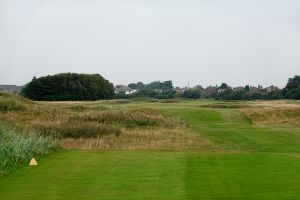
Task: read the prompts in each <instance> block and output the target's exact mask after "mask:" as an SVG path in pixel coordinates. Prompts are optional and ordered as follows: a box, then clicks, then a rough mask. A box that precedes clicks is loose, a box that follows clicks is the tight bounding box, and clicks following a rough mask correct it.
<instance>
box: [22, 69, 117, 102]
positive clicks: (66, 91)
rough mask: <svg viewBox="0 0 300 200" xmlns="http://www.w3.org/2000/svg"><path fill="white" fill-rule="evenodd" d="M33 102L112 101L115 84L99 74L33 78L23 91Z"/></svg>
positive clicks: (66, 74)
mask: <svg viewBox="0 0 300 200" xmlns="http://www.w3.org/2000/svg"><path fill="white" fill-rule="evenodd" d="M21 95H23V96H24V97H27V98H30V99H33V100H45V101H57V100H63V101H65V100H97V99H111V98H112V97H113V95H114V88H113V84H111V83H109V81H108V80H105V79H104V78H103V77H102V76H101V75H99V74H76V73H61V74H56V75H53V76H44V77H40V78H35V77H34V78H33V79H32V80H31V82H29V83H28V84H27V85H26V86H25V87H24V88H23V90H22V91H21Z"/></svg>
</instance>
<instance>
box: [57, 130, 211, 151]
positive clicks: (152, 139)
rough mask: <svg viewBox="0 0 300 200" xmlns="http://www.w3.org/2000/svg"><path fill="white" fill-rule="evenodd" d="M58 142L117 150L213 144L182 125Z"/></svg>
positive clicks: (190, 146) (191, 146)
mask: <svg viewBox="0 0 300 200" xmlns="http://www.w3.org/2000/svg"><path fill="white" fill-rule="evenodd" d="M59 143H60V144H61V145H62V146H63V147H64V148H71V149H116V150H117V149H118V150H180V149H201V148H205V147H209V146H211V145H213V143H212V142H211V141H210V140H208V139H206V138H202V137H201V136H200V135H199V134H198V133H195V132H193V131H191V130H189V129H187V128H184V127H176V128H173V129H167V128H148V129H145V128H143V129H141V128H136V129H125V130H123V131H122V135H121V136H119V137H117V136H115V135H106V136H102V137H99V138H89V139H83V138H81V139H74V138H66V139H61V140H60V141H59Z"/></svg>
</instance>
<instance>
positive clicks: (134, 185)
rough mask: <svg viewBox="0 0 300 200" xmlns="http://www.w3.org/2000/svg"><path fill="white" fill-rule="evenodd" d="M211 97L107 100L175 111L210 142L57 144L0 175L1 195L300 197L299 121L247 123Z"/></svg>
mask: <svg viewBox="0 0 300 200" xmlns="http://www.w3.org/2000/svg"><path fill="white" fill-rule="evenodd" d="M214 103H215V102H209V101H197V102H196V101H195V102H179V103H172V104H171V103H170V104H162V103H146V102H143V103H140V102H137V103H129V104H126V105H114V106H115V107H117V108H118V109H128V108H132V107H141V106H142V107H151V108H157V109H160V110H162V112H165V113H167V114H168V115H170V116H179V117H180V118H181V119H182V120H183V121H185V122H186V123H187V124H188V125H189V127H190V128H191V129H192V130H194V131H196V132H197V134H199V135H200V136H199V137H202V138H205V139H208V140H209V141H211V143H210V145H206V146H203V147H201V148H198V149H197V150H177V151H103V150H102V151H101V150H61V151H59V152H56V153H54V154H52V155H50V156H45V157H42V158H40V159H39V160H38V161H39V166H37V167H34V168H30V167H25V168H23V169H19V170H18V171H17V172H15V173H13V174H11V175H9V176H5V177H0V195H1V199H4V200H5V199H25V200H26V199H249V200H250V199H251V200H256V199H261V200H266V199H270V200H276V199H278V200H282V199H285V200H286V199H291V200H294V199H299V198H300V128H299V125H297V124H289V123H284V124H252V123H251V120H250V119H249V118H247V117H246V115H245V114H243V113H242V112H241V111H240V110H238V109H237V108H226V107H225V108H213V107H204V105H206V104H209V105H210V104H214ZM231 104H232V103H224V105H228V106H232V105H231ZM93 106H97V104H96V105H93ZM110 106H111V105H110Z"/></svg>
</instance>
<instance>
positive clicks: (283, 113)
mask: <svg viewBox="0 0 300 200" xmlns="http://www.w3.org/2000/svg"><path fill="white" fill-rule="evenodd" d="M241 111H242V112H244V113H245V114H246V116H247V117H248V118H249V119H251V121H252V122H253V123H256V124H294V125H300V108H298V107H288V106H286V107H280V108H278V107H273V108H271V107H265V108H247V109H241Z"/></svg>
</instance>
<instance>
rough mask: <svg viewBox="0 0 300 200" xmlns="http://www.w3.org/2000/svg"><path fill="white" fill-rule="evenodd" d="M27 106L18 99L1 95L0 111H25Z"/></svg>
mask: <svg viewBox="0 0 300 200" xmlns="http://www.w3.org/2000/svg"><path fill="white" fill-rule="evenodd" d="M23 110H25V106H24V105H23V104H22V103H21V102H20V101H18V100H15V99H11V98H3V96H0V112H10V111H23Z"/></svg>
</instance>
